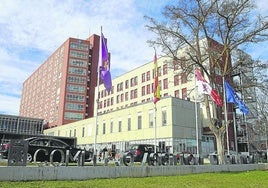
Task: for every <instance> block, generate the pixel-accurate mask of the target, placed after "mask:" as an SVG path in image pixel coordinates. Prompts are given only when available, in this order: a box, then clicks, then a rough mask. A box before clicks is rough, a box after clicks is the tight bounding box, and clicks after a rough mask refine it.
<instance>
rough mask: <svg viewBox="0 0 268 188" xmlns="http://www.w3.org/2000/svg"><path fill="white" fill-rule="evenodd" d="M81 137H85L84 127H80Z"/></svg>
mask: <svg viewBox="0 0 268 188" xmlns="http://www.w3.org/2000/svg"><path fill="white" fill-rule="evenodd" d="M82 137H85V127H82Z"/></svg>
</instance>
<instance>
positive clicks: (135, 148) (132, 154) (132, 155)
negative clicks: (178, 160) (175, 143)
mask: <svg viewBox="0 0 268 188" xmlns="http://www.w3.org/2000/svg"><path fill="white" fill-rule="evenodd" d="M145 153H148V155H147V158H146V161H145V162H148V164H149V165H156V164H157V163H161V164H162V165H166V164H167V162H168V159H169V155H168V154H167V153H166V152H160V151H159V148H158V147H156V153H155V146H154V145H152V144H133V145H130V147H129V148H128V149H127V150H126V151H125V152H124V154H123V162H124V164H125V165H126V166H129V165H132V164H133V162H143V157H144V154H145ZM159 157H161V160H159Z"/></svg>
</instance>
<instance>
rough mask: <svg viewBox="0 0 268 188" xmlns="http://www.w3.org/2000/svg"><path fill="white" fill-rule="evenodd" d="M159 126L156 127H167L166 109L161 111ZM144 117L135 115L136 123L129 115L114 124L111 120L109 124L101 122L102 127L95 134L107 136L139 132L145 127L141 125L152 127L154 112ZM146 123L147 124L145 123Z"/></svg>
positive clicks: (139, 114)
mask: <svg viewBox="0 0 268 188" xmlns="http://www.w3.org/2000/svg"><path fill="white" fill-rule="evenodd" d="M161 113H162V114H161V124H160V125H157V126H166V125H167V110H166V107H163V108H162V109H161ZM147 119H148V120H146V117H145V116H144V115H143V114H142V113H141V112H138V113H137V120H136V121H137V122H133V119H132V117H131V115H129V116H128V117H127V119H126V120H125V121H124V120H123V119H122V118H118V120H117V122H116V124H115V122H114V120H113V119H111V120H110V123H109V124H108V123H106V121H103V122H102V127H99V129H100V130H97V134H109V133H115V132H123V131H132V130H140V129H143V128H145V127H143V125H149V128H153V127H154V124H155V123H154V119H155V118H154V110H149V111H148V116H147ZM145 121H148V122H145Z"/></svg>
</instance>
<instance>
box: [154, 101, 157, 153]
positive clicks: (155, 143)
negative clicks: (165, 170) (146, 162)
mask: <svg viewBox="0 0 268 188" xmlns="http://www.w3.org/2000/svg"><path fill="white" fill-rule="evenodd" d="M156 111H157V109H156V104H154V145H155V146H154V153H156V146H157V142H156Z"/></svg>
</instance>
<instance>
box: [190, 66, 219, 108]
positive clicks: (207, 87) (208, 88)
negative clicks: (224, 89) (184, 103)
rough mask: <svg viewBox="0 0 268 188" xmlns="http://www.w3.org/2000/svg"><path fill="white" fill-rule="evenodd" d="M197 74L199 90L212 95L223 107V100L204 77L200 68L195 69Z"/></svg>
mask: <svg viewBox="0 0 268 188" xmlns="http://www.w3.org/2000/svg"><path fill="white" fill-rule="evenodd" d="M195 76H196V80H197V81H196V84H197V88H198V92H200V93H203V94H207V95H210V96H211V98H212V99H213V101H214V102H215V103H216V104H217V105H219V106H221V107H222V100H221V98H220V96H219V95H218V93H217V91H216V90H215V89H213V88H212V87H211V86H210V85H209V83H208V82H207V81H206V80H205V79H204V78H203V76H202V74H201V72H200V70H199V69H195Z"/></svg>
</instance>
